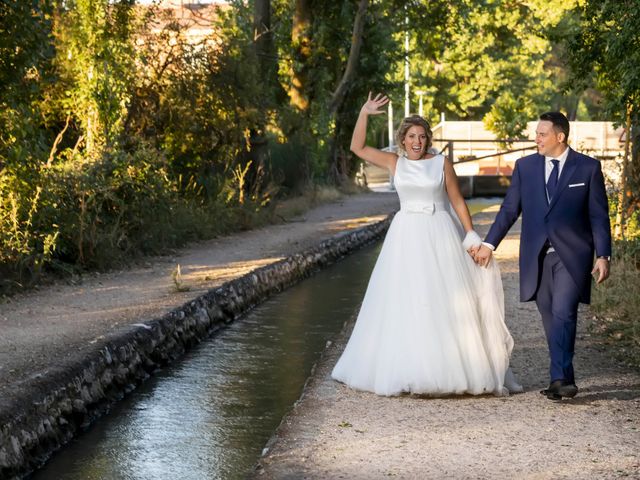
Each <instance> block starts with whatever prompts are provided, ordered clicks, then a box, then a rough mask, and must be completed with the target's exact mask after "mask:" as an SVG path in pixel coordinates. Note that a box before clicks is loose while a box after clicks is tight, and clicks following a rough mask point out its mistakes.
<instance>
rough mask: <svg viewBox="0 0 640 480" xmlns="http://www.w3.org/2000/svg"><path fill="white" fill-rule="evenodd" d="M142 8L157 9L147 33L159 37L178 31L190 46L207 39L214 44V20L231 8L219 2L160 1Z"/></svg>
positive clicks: (144, 5)
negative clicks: (223, 11)
mask: <svg viewBox="0 0 640 480" xmlns="http://www.w3.org/2000/svg"><path fill="white" fill-rule="evenodd" d="M142 6H143V7H145V8H154V9H157V14H156V15H155V18H154V21H153V22H152V26H151V29H150V32H149V33H151V34H156V35H160V34H162V33H166V32H167V31H168V30H172V31H176V32H178V31H179V32H180V34H181V35H182V36H184V38H185V39H186V41H187V42H188V43H190V44H200V43H202V42H203V41H206V40H208V39H211V40H213V41H214V42H215V39H214V38H213V37H214V34H215V20H216V19H217V18H218V16H219V13H220V11H222V10H226V9H228V8H231V6H230V4H229V2H226V1H221V0H211V1H204V0H200V1H198V0H191V1H187V0H160V1H159V2H154V3H150V2H148V1H147V2H145V3H143V4H142ZM143 42H144V41H143Z"/></svg>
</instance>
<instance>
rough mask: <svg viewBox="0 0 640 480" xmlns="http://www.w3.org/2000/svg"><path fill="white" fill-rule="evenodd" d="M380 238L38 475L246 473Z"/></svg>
mask: <svg viewBox="0 0 640 480" xmlns="http://www.w3.org/2000/svg"><path fill="white" fill-rule="evenodd" d="M486 206H488V203H487V202H486V201H480V202H475V203H474V205H473V209H474V210H479V209H480V208H484V207H486ZM479 207H480V208H479ZM380 247H381V243H378V244H376V245H373V246H369V247H366V248H364V249H362V250H360V251H358V252H356V253H355V254H353V255H351V256H349V257H348V258H346V259H344V260H343V261H341V262H339V263H337V264H335V265H332V266H330V267H328V268H326V269H325V270H323V271H321V272H319V273H318V274H316V275H315V276H313V277H312V278H309V279H307V280H305V281H304V282H302V283H300V284H298V285H296V286H294V287H292V288H290V289H289V290H287V291H285V292H283V293H281V294H279V295H277V296H275V297H273V298H271V299H269V300H268V301H266V302H265V303H263V304H261V305H260V306H258V307H257V308H255V309H254V310H252V311H251V312H250V313H249V314H248V315H247V316H245V317H244V318H242V319H240V320H237V321H236V322H234V323H233V324H231V325H230V326H229V327H228V328H226V329H225V330H223V331H221V332H220V333H218V334H217V335H215V336H214V337H213V338H211V339H209V340H207V341H205V342H203V343H201V344H200V345H198V346H197V347H195V348H194V349H192V350H191V351H189V352H188V353H187V355H186V356H185V357H184V358H183V359H181V361H179V362H177V363H176V364H174V365H172V366H169V367H167V368H165V369H163V370H162V371H160V372H158V373H157V374H156V375H155V376H154V377H152V378H151V379H149V380H148V381H147V382H145V383H144V384H143V385H142V386H141V387H139V388H138V389H137V390H136V391H134V392H133V393H132V394H131V395H129V396H128V397H127V398H125V399H124V400H123V401H121V402H120V403H118V404H117V405H116V406H115V407H114V408H113V410H112V411H111V412H110V414H109V415H108V416H106V417H104V418H102V419H101V420H99V421H97V422H96V423H95V424H94V425H92V426H91V428H90V429H89V430H88V431H87V432H85V433H83V434H81V435H80V436H78V437H77V438H76V439H75V440H73V441H72V442H71V443H70V444H69V445H68V446H67V447H65V448H64V449H62V450H61V451H60V452H58V453H57V454H56V455H54V457H53V458H52V459H51V460H50V461H49V462H48V463H47V464H46V465H45V466H44V467H43V468H42V469H41V470H39V471H38V472H36V474H34V475H33V477H32V478H33V479H34V480H45V479H46V480H105V479H114V480H115V479H131V480H152V479H153V480H155V479H165V478H176V479H177V478H179V479H181V480H191V479H193V480H195V479H198V480H201V479H225V480H226V479H238V478H245V477H246V476H247V474H248V473H249V472H250V471H251V469H252V468H253V466H254V465H255V463H256V461H257V459H258V457H259V456H260V453H261V451H262V448H263V447H264V445H265V444H266V442H267V440H268V439H269V438H270V436H271V435H272V433H273V432H274V430H275V428H276V427H277V426H278V424H279V423H280V421H281V419H282V417H283V416H284V415H285V414H286V413H287V411H288V410H289V409H290V408H291V407H292V405H293V404H294V402H295V401H296V400H297V399H298V398H299V397H300V394H301V392H302V388H303V386H304V384H305V381H306V380H307V378H308V377H309V375H310V373H311V370H312V367H313V365H314V364H315V362H316V361H317V360H318V358H319V356H320V354H321V352H322V351H323V350H324V349H325V346H326V343H327V341H328V340H330V339H332V338H333V337H334V336H335V335H336V334H337V333H338V332H339V331H340V329H341V328H342V326H343V325H344V323H345V321H346V320H348V319H349V318H350V317H351V316H353V315H354V314H355V312H356V311H357V307H358V305H359V303H360V302H361V300H362V297H363V295H364V291H365V289H366V286H367V282H368V279H369V276H370V274H371V270H372V269H373V265H374V263H375V260H376V258H377V256H378V252H379V250H380Z"/></svg>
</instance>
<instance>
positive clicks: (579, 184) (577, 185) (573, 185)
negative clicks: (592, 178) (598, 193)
mask: <svg viewBox="0 0 640 480" xmlns="http://www.w3.org/2000/svg"><path fill="white" fill-rule="evenodd" d="M573 187H584V183H571V184H569V188H573Z"/></svg>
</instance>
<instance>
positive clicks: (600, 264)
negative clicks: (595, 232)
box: [591, 258, 609, 283]
mask: <svg viewBox="0 0 640 480" xmlns="http://www.w3.org/2000/svg"><path fill="white" fill-rule="evenodd" d="M595 273H598V278H597V279H596V283H602V282H604V281H605V280H606V279H607V278H609V260H607V259H606V258H598V259H596V264H595V265H594V266H593V270H591V275H594V274H595Z"/></svg>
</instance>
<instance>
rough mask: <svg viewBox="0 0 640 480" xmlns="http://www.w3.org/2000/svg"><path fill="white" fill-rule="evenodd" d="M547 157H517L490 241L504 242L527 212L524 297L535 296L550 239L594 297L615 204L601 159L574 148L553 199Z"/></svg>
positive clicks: (583, 290)
mask: <svg viewBox="0 0 640 480" xmlns="http://www.w3.org/2000/svg"><path fill="white" fill-rule="evenodd" d="M544 162H545V158H544V156H543V155H540V154H538V153H535V154H533V155H528V156H526V157H523V158H521V159H519V160H518V161H516V165H515V168H514V171H513V175H512V177H511V186H510V187H509V189H508V190H507V193H506V196H505V199H504V202H503V203H502V207H500V211H499V212H498V215H497V216H496V220H495V222H494V223H493V225H492V226H491V229H490V230H489V233H488V235H487V238H486V242H487V243H490V244H492V245H494V246H495V247H498V245H499V244H500V241H502V239H503V238H504V237H505V235H506V234H507V232H508V231H509V228H511V226H512V225H513V224H514V222H515V221H516V220H517V219H518V217H519V216H520V213H522V232H521V234H520V301H522V302H527V301H530V300H533V299H535V295H536V291H537V288H538V282H539V278H540V268H541V263H540V255H541V253H542V250H543V247H544V245H545V243H546V242H547V240H549V241H550V242H551V245H553V247H554V248H555V250H556V252H557V253H558V255H559V256H560V260H561V261H562V263H563V264H564V266H565V268H566V269H567V271H568V272H569V274H570V275H571V277H572V278H573V280H574V281H575V283H576V285H577V286H578V289H579V291H580V301H581V302H583V303H589V302H590V300H591V270H592V268H593V259H594V251H595V253H596V255H597V256H610V255H611V226H610V223H609V204H608V201H607V194H606V190H605V185H604V177H603V176H602V169H601V166H600V162H599V161H598V160H596V159H594V158H591V157H588V156H586V155H582V154H580V153H577V152H575V151H574V150H572V149H569V153H568V155H567V160H566V163H565V164H564V167H563V168H562V172H561V174H560V178H559V179H558V187H557V190H556V194H555V195H554V197H553V198H552V199H551V203H549V202H548V201H547V193H546V185H545V164H544Z"/></svg>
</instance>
